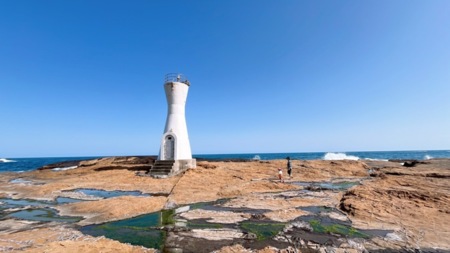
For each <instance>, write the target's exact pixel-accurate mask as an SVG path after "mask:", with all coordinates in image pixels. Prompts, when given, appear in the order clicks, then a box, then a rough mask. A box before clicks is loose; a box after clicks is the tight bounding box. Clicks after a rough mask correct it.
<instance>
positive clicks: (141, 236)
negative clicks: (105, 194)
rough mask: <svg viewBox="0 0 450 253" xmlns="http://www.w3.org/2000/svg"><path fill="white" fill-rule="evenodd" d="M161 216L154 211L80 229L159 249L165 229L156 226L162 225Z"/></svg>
mask: <svg viewBox="0 0 450 253" xmlns="http://www.w3.org/2000/svg"><path fill="white" fill-rule="evenodd" d="M162 216H163V215H162V214H161V212H156V213H151V214H146V215H142V216H138V217H135V218H131V219H126V220H121V221H113V222H107V223H103V224H99V225H89V226H84V227H82V228H80V231H81V232H82V233H84V234H88V235H92V236H105V237H107V238H110V239H114V240H117V241H120V242H123V243H130V244H132V245H142V246H144V247H147V248H155V249H161V248H162V246H163V245H164V239H165V231H161V230H158V229H157V228H158V227H160V226H161V225H162Z"/></svg>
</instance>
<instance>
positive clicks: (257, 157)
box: [252, 155, 261, 161]
mask: <svg viewBox="0 0 450 253" xmlns="http://www.w3.org/2000/svg"><path fill="white" fill-rule="evenodd" d="M252 160H254V161H259V160H261V157H260V156H259V155H255V156H254V157H253V158H252Z"/></svg>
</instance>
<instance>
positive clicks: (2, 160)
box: [0, 158, 16, 163]
mask: <svg viewBox="0 0 450 253" xmlns="http://www.w3.org/2000/svg"><path fill="white" fill-rule="evenodd" d="M14 162H16V161H14V160H8V159H6V158H0V163H14Z"/></svg>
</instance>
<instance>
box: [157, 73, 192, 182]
mask: <svg viewBox="0 0 450 253" xmlns="http://www.w3.org/2000/svg"><path fill="white" fill-rule="evenodd" d="M189 87H190V82H189V81H188V79H187V78H186V77H185V76H184V75H183V74H178V73H170V74H167V75H166V76H165V78H164V91H165V93H166V99H167V119H166V125H165V127H164V133H163V135H162V138H161V148H160V151H159V156H158V159H157V160H156V162H155V164H154V166H153V168H152V169H151V170H150V173H151V174H152V175H153V176H171V175H175V174H178V173H180V172H182V171H184V170H186V169H188V168H195V167H196V161H195V159H192V153H191V145H190V143H189V136H188V130H187V125H186V116H185V106H186V99H187V95H188V90H189Z"/></svg>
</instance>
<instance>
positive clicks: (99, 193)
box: [72, 188, 150, 199]
mask: <svg viewBox="0 0 450 253" xmlns="http://www.w3.org/2000/svg"><path fill="white" fill-rule="evenodd" d="M72 192H79V193H82V194H85V195H89V196H94V197H98V198H104V199H107V198H114V197H119V196H150V194H146V193H142V192H140V191H105V190H99V189H85V188H81V189H76V190H73V191H72Z"/></svg>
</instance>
